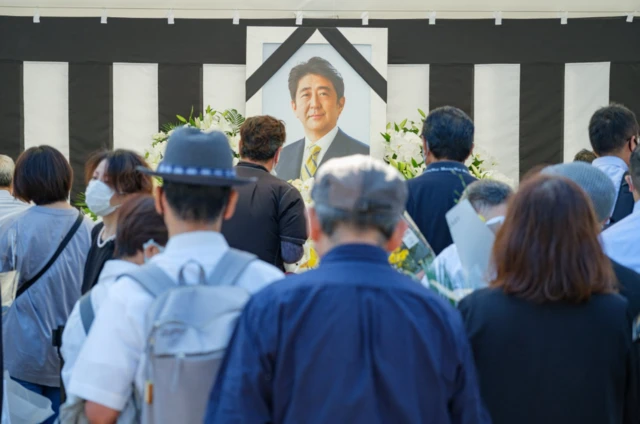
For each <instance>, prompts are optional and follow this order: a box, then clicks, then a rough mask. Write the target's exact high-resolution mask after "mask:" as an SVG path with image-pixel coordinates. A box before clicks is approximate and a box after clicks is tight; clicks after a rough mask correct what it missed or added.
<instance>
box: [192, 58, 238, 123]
mask: <svg viewBox="0 0 640 424" xmlns="http://www.w3.org/2000/svg"><path fill="white" fill-rule="evenodd" d="M202 78H203V81H202V88H203V97H202V98H203V99H204V106H205V108H206V107H207V106H211V107H212V108H213V109H215V110H225V109H236V110H237V111H238V112H240V113H241V114H243V115H244V114H245V105H246V100H245V93H246V90H245V79H246V70H245V66H244V65H207V64H205V65H204V66H203V70H202Z"/></svg>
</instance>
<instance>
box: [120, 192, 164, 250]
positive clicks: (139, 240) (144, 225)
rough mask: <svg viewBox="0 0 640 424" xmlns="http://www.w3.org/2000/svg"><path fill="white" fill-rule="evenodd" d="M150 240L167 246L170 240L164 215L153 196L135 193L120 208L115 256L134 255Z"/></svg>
mask: <svg viewBox="0 0 640 424" xmlns="http://www.w3.org/2000/svg"><path fill="white" fill-rule="evenodd" d="M149 240H153V241H155V242H156V243H158V244H159V245H161V246H165V245H166V244H167V241H168V240H169V234H168V232H167V227H166V225H165V223H164V219H163V218H162V216H161V215H160V214H159V213H158V212H157V211H156V203H155V200H154V198H153V196H151V195H149V194H139V195H135V196H133V197H131V198H130V199H129V200H127V201H126V202H125V203H124V204H123V205H122V206H121V208H120V213H119V214H118V225H117V230H116V242H115V247H116V250H115V252H114V257H116V258H126V257H129V256H134V255H135V254H136V253H138V252H139V251H141V250H142V248H143V245H144V244H145V243H146V242H148V241H149Z"/></svg>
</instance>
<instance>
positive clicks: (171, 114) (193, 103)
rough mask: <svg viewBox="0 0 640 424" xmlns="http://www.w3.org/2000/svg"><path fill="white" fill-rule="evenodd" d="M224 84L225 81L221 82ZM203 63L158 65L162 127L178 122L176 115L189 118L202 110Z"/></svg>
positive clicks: (159, 116) (159, 113)
mask: <svg viewBox="0 0 640 424" xmlns="http://www.w3.org/2000/svg"><path fill="white" fill-rule="evenodd" d="M221 83H222V84H224V81H222V82H221ZM202 101H203V100H202V65H195V64H187V65H182V64H163V63H161V64H159V65H158V119H159V121H158V122H159V123H160V128H162V127H163V126H164V125H166V124H175V123H177V122H178V121H177V119H176V115H181V116H182V117H184V118H186V119H189V114H190V113H191V108H193V116H194V117H195V116H198V115H200V113H201V112H202Z"/></svg>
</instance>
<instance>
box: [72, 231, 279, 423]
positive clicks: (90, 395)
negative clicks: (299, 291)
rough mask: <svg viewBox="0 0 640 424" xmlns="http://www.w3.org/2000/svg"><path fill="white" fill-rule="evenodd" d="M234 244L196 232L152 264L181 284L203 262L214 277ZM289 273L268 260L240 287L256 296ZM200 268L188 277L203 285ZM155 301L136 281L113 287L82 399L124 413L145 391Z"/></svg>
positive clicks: (85, 351) (76, 387)
mask: <svg viewBox="0 0 640 424" xmlns="http://www.w3.org/2000/svg"><path fill="white" fill-rule="evenodd" d="M228 249H229V245H228V244H227V242H226V240H225V239H224V237H223V236H222V235H221V234H220V233H215V232H204V231H202V232H191V233H185V234H180V235H178V236H174V237H172V238H171V239H170V240H169V243H168V244H167V247H166V250H165V251H164V252H163V253H161V254H159V255H156V256H154V257H153V258H152V259H151V262H152V263H154V264H156V265H157V266H159V267H160V268H162V270H163V271H165V272H166V273H167V274H168V275H169V276H170V277H171V278H173V279H174V280H175V281H177V280H178V274H179V272H180V270H181V269H182V267H183V266H184V265H185V264H186V263H187V262H190V261H196V262H198V263H199V264H200V265H201V266H202V268H203V270H204V271H205V273H207V274H209V273H210V272H211V271H212V270H213V268H214V267H215V266H216V265H217V264H218V262H219V260H220V259H221V258H222V255H223V254H224V253H225V252H226V251H227V250H228ZM283 277H284V274H283V273H282V272H281V271H280V270H279V269H277V268H276V267H274V266H272V265H269V264H267V263H265V262H262V261H254V262H252V263H251V264H250V265H249V267H248V268H247V270H246V271H245V272H244V274H243V275H242V277H241V278H240V280H238V286H240V287H244V288H245V289H247V290H248V291H249V292H250V293H255V292H257V291H258V290H260V289H261V288H263V287H265V286H266V285H268V284H269V283H271V282H273V281H276V280H280V279H282V278H283ZM198 278H199V270H198V267H195V266H188V267H186V268H185V271H184V279H185V281H186V282H187V283H188V284H193V283H195V282H197V281H198ZM152 302H153V298H152V297H151V295H150V294H149V293H147V292H146V291H145V290H144V289H143V288H142V287H141V286H140V285H138V284H137V283H136V282H135V281H133V280H132V279H130V278H126V277H124V278H120V279H119V280H118V281H117V282H116V283H115V284H114V285H113V286H111V288H110V289H109V293H108V296H107V299H105V301H104V302H103V305H102V306H101V308H100V311H99V313H98V314H97V316H96V319H95V321H94V323H93V326H92V327H91V332H90V333H89V337H88V338H87V341H86V342H85V344H84V346H83V347H82V350H81V352H80V355H79V356H78V359H77V361H76V365H75V369H74V371H73V374H72V376H71V384H70V385H69V387H68V390H67V391H68V392H69V393H70V394H72V395H74V396H77V397H79V398H81V399H86V400H89V401H92V402H96V403H99V404H101V405H105V406H107V407H109V408H112V409H115V410H118V411H121V410H122V409H123V408H124V406H125V405H126V403H127V400H128V399H129V398H130V396H131V394H132V388H133V383H134V382H135V385H136V387H137V389H138V390H139V391H140V392H142V388H143V384H144V382H143V381H142V378H143V377H142V376H143V373H142V372H141V370H140V369H139V365H140V359H141V357H142V354H143V351H144V349H145V344H146V335H145V332H144V324H145V315H146V312H147V310H148V308H149V306H150V305H151V303H152Z"/></svg>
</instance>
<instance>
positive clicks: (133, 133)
mask: <svg viewBox="0 0 640 424" xmlns="http://www.w3.org/2000/svg"><path fill="white" fill-rule="evenodd" d="M158 128H159V124H158V65H157V64H155V63H152V64H145V63H142V64H139V63H114V64H113V148H114V149H129V150H134V151H136V152H138V153H140V154H144V151H145V149H147V148H148V147H149V146H151V141H152V140H151V136H152V135H153V134H155V133H157V132H158Z"/></svg>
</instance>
